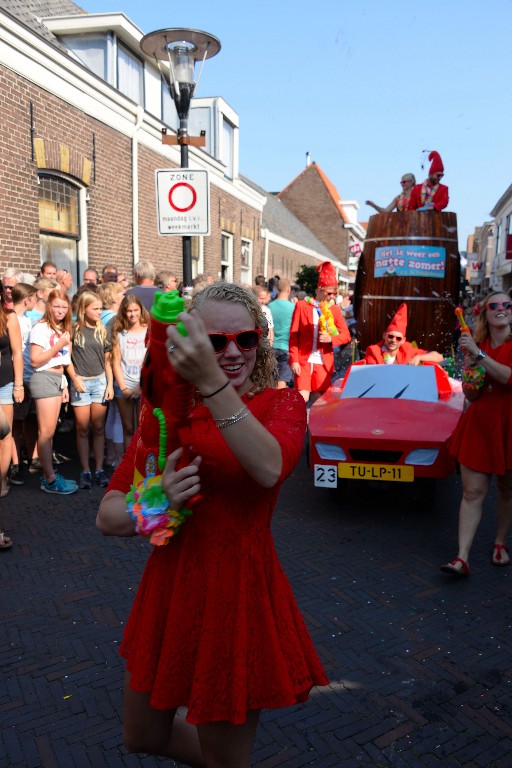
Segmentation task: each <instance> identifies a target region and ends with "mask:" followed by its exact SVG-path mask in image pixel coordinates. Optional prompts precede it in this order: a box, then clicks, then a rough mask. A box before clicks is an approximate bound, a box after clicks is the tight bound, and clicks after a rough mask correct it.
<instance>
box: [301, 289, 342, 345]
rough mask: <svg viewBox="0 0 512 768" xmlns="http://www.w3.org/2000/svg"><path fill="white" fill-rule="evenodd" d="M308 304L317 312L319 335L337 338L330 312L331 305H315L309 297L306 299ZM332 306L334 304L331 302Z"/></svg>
mask: <svg viewBox="0 0 512 768" xmlns="http://www.w3.org/2000/svg"><path fill="white" fill-rule="evenodd" d="M306 301H307V302H308V304H312V305H313V307H314V309H316V311H317V312H318V315H319V317H318V330H319V331H320V333H326V332H327V333H328V334H330V336H337V335H338V333H339V331H338V329H337V328H336V323H335V322H334V317H333V314H332V311H331V304H330V303H329V302H328V301H321V302H320V304H317V303H316V301H315V300H314V299H311V298H310V297H309V296H307V297H306ZM331 303H332V304H333V303H334V302H331Z"/></svg>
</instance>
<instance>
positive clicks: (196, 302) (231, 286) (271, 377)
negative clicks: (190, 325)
mask: <svg viewBox="0 0 512 768" xmlns="http://www.w3.org/2000/svg"><path fill="white" fill-rule="evenodd" d="M208 301H216V302H219V303H220V302H224V301H230V302H233V303H235V304H242V306H244V307H245V309H246V310H247V311H248V312H249V314H250V315H251V317H252V318H253V319H254V325H255V327H256V328H261V336H260V342H259V344H258V346H257V348H256V362H255V364H254V370H253V372H252V374H251V381H252V383H253V385H254V386H253V388H252V390H251V396H254V395H255V394H257V393H258V392H261V391H262V390H263V389H265V387H275V386H276V384H277V362H276V355H275V352H274V350H273V348H272V347H271V346H270V343H269V340H268V323H267V319H266V317H265V315H264V314H263V312H262V311H261V309H260V305H259V304H258V300H257V298H256V296H255V295H254V293H253V292H252V291H249V290H247V289H246V288H242V286H241V285H237V284H236V283H215V284H214V285H208V286H207V287H206V288H203V290H202V291H199V292H198V293H196V294H194V296H193V297H192V301H191V303H190V309H200V308H201V306H202V305H203V304H206V302H208Z"/></svg>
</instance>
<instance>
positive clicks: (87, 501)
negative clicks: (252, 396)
mask: <svg viewBox="0 0 512 768" xmlns="http://www.w3.org/2000/svg"><path fill="white" fill-rule="evenodd" d="M72 439H73V436H72V435H69V436H68V435H62V436H59V440H60V442H61V446H62V447H60V448H59V450H63V451H64V450H65V449H67V450H71V443H72ZM66 441H68V444H66ZM64 472H65V474H66V476H68V477H69V476H73V477H77V474H78V473H77V466H76V464H74V463H72V464H70V465H67V466H66V467H65V469H64ZM395 485H398V484H395ZM459 494H460V483H459V480H458V478H457V477H454V478H451V479H450V480H448V481H443V482H442V483H440V484H439V486H438V491H437V497H436V503H435V505H434V508H433V510H431V511H425V509H424V508H423V507H424V505H423V504H422V503H421V502H422V498H421V495H420V496H418V495H417V494H416V495H415V489H411V488H409V487H408V488H403V487H398V488H390V487H385V486H381V487H373V486H372V487H369V486H365V487H361V486H354V485H350V484H348V485H347V488H346V489H345V490H344V491H343V492H342V493H341V494H339V495H338V496H337V497H332V496H330V495H329V492H328V491H325V490H320V489H314V488H313V487H312V483H311V477H310V473H309V471H308V469H307V467H306V463H305V459H304V457H303V459H302V461H301V463H300V465H299V467H298V468H297V470H296V471H295V473H294V475H293V477H292V478H290V479H289V480H288V481H287V483H286V485H285V487H284V489H283V491H282V493H281V496H280V500H279V504H278V508H277V512H276V516H275V523H274V533H275V538H276V544H277V548H278V551H279V554H280V557H281V559H282V563H283V566H284V568H285V570H286V572H287V574H288V576H289V578H290V580H291V582H292V584H293V588H294V591H295V594H296V597H297V600H298V603H299V605H300V607H301V609H302V611H303V613H304V615H305V618H306V621H307V623H308V626H309V627H310V630H311V633H312V636H313V638H314V641H315V644H316V647H317V649H318V651H319V653H320V656H321V658H322V660H323V662H324V665H325V668H326V671H327V673H328V676H329V678H330V680H331V685H330V687H329V688H323V689H319V690H316V691H314V692H313V695H312V698H311V700H310V701H309V702H308V703H307V704H304V705H301V706H299V707H296V708H293V709H286V710H280V711H275V712H264V713H263V714H262V718H261V725H260V727H259V729H258V733H257V740H256V744H255V749H254V756H253V765H254V766H256V767H257V768H280V767H281V766H286V767H287V768H300V767H301V766H318V767H320V768H327V766H344V768H355V767H356V766H357V767H361V766H363V768H364V767H366V766H372V767H375V768H387V767H388V766H397V767H399V768H402V767H403V768H405V766H412V767H413V768H434V766H442V767H443V768H480V767H481V768H509V767H510V766H511V765H512V758H511V757H510V756H511V754H512V682H511V674H512V669H511V667H512V662H511V653H510V651H511V618H512V609H511V600H510V586H511V581H510V579H511V577H512V568H511V569H508V568H503V569H500V568H495V567H492V566H491V564H490V560H489V556H490V545H491V543H492V536H493V526H494V502H495V498H494V495H493V496H492V497H491V498H490V500H489V503H488V505H487V506H488V509H487V514H486V516H485V519H484V522H483V525H482V528H481V530H480V531H479V534H478V536H477V539H476V541H475V545H474V556H473V559H472V564H471V565H472V574H471V576H470V578H469V579H467V580H463V581H451V580H450V577H448V576H446V575H444V574H442V573H441V572H440V571H439V564H440V563H442V562H445V561H447V560H448V559H451V557H453V555H454V554H455V552H454V543H455V537H456V525H457V506H458V500H459ZM100 498H101V490H100V489H98V488H96V489H93V490H92V491H79V492H78V493H76V494H74V495H73V496H66V497H56V496H49V495H46V494H43V493H41V491H40V490H39V489H38V477H37V476H35V475H31V476H30V478H29V480H28V484H27V485H26V486H25V487H16V488H12V489H11V492H10V494H9V496H8V497H7V498H5V499H2V500H1V507H0V520H1V522H2V526H3V527H4V528H5V530H7V531H8V532H9V533H10V534H11V535H12V538H13V540H14V542H15V543H14V546H13V548H12V549H11V550H10V551H5V552H0V568H1V572H2V591H1V597H0V615H1V624H0V656H1V662H2V686H1V688H0V717H1V735H0V765H2V766H5V767H6V768H36V766H37V767H38V766H43V767H44V768H89V767H91V768H103V767H108V768H117V767H121V766H123V767H126V768H136V767H138V766H140V767H142V766H144V768H152V767H153V766H157V765H158V766H159V765H171V763H170V762H169V761H165V760H163V759H157V758H153V757H149V756H147V755H146V756H145V755H128V754H127V753H125V751H124V749H123V747H122V743H121V708H122V679H123V667H122V663H121V660H120V658H119V656H118V646H119V642H120V638H121V634H122V631H123V625H124V622H125V621H126V618H127V615H128V611H129V608H130V605H131V602H132V599H133V595H134V591H135V589H136V586H137V583H138V579H139V577H140V573H141V571H142V568H143V564H144V562H145V560H146V557H147V553H148V545H147V544H146V542H144V541H142V540H138V539H129V540H123V539H105V538H102V536H101V535H100V534H99V533H97V531H96V529H95V525H94V520H95V515H96V509H97V506H98V503H99V500H100Z"/></svg>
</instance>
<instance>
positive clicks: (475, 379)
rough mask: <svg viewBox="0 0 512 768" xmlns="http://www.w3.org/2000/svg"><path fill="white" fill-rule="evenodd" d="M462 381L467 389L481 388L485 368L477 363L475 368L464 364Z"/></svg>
mask: <svg viewBox="0 0 512 768" xmlns="http://www.w3.org/2000/svg"><path fill="white" fill-rule="evenodd" d="M462 383H463V384H464V386H465V387H466V388H467V389H472V390H474V391H475V392H476V391H478V390H479V389H482V387H483V385H484V383H485V368H482V366H481V365H478V366H477V367H476V368H469V367H468V366H466V365H465V366H464V367H463V369H462Z"/></svg>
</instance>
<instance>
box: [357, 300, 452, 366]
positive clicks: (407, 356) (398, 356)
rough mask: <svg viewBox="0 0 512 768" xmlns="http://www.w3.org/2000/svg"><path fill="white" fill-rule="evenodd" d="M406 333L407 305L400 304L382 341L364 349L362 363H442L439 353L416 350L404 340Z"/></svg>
mask: <svg viewBox="0 0 512 768" xmlns="http://www.w3.org/2000/svg"><path fill="white" fill-rule="evenodd" d="M406 331H407V304H400V306H399V307H398V309H397V311H396V314H395V316H394V317H393V319H392V320H391V322H390V324H389V325H388V327H387V328H386V330H385V331H384V335H383V337H382V341H379V343H378V344H372V345H371V346H369V347H367V349H366V356H365V358H364V362H365V363H368V364H369V365H382V364H383V363H386V364H387V365H392V364H393V363H398V364H402V365H403V364H407V365H420V363H423V362H429V363H442V362H443V356H442V355H440V354H439V352H427V351H426V350H425V349H417V348H416V347H413V345H412V344H411V343H410V342H408V341H406V340H405V333H406Z"/></svg>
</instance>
